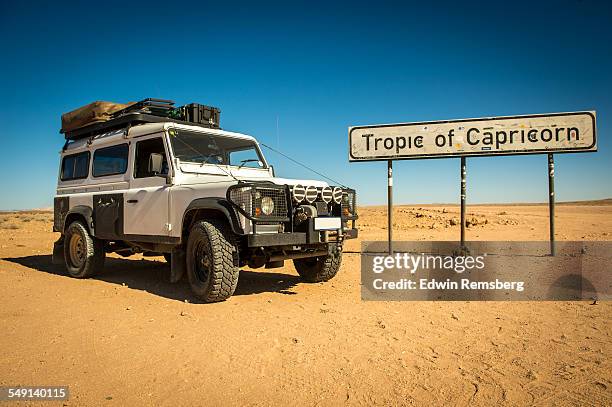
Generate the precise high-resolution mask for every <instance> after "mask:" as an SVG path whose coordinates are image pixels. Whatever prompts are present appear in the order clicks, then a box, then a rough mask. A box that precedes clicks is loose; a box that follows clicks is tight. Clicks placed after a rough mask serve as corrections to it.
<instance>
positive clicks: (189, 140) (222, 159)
mask: <svg viewBox="0 0 612 407" xmlns="http://www.w3.org/2000/svg"><path fill="white" fill-rule="evenodd" d="M168 134H170V141H171V143H172V149H173V150H174V156H175V157H177V158H178V159H180V160H181V161H183V162H192V163H198V164H217V165H232V166H236V167H247V168H265V164H264V160H263V158H262V157H261V154H260V152H259V149H258V148H257V145H256V144H255V142H254V141H251V140H245V139H241V138H235V137H228V136H217V135H213V134H205V133H197V132H192V131H186V130H178V129H170V130H169V131H168Z"/></svg>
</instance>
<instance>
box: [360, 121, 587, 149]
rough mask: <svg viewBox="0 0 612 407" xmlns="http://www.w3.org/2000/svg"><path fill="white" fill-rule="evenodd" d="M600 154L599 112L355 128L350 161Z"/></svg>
mask: <svg viewBox="0 0 612 407" xmlns="http://www.w3.org/2000/svg"><path fill="white" fill-rule="evenodd" d="M581 151H597V139H596V127H595V112H594V111H593V112H573V113H551V114H541V115H526V116H505V117H486V118H480V119H461V120H448V121H436V122H420V123H402V124H383V125H375V126H355V127H350V128H349V161H376V160H402V159H415V158H437V157H440V158H441V157H459V156H476V155H510V154H538V153H539V154H541V153H557V152H581Z"/></svg>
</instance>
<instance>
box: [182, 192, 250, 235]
mask: <svg viewBox="0 0 612 407" xmlns="http://www.w3.org/2000/svg"><path fill="white" fill-rule="evenodd" d="M197 209H206V210H211V211H215V212H218V213H221V214H222V215H223V217H225V219H226V220H227V223H228V224H229V225H230V227H231V228H232V232H234V233H235V234H237V235H243V234H244V230H242V226H241V225H240V222H239V221H238V217H237V215H236V211H234V208H232V205H231V204H230V203H229V202H228V201H227V200H226V199H224V198H214V197H209V198H198V199H194V200H193V201H191V203H190V204H189V205H188V206H187V208H186V209H185V212H184V213H183V221H182V222H181V227H182V228H184V227H185V217H186V216H187V214H188V213H189V212H190V211H193V210H197Z"/></svg>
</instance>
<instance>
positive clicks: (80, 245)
mask: <svg viewBox="0 0 612 407" xmlns="http://www.w3.org/2000/svg"><path fill="white" fill-rule="evenodd" d="M71 252H72V253H71ZM77 253H78V254H77ZM104 258H105V253H104V241H103V240H100V239H96V238H95V237H93V236H91V235H90V234H89V231H88V230H87V228H86V227H85V225H84V224H83V223H82V222H80V221H75V222H72V223H71V224H70V225H69V226H68V228H67V229H66V231H65V232H64V262H65V264H66V270H68V273H69V274H70V275H71V276H72V277H75V278H89V277H91V276H93V275H95V274H96V273H98V272H100V271H102V269H103V268H104Z"/></svg>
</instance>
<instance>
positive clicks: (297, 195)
mask: <svg viewBox="0 0 612 407" xmlns="http://www.w3.org/2000/svg"><path fill="white" fill-rule="evenodd" d="M291 196H293V199H294V200H295V202H302V201H303V200H304V198H306V189H305V188H304V186H303V185H301V184H295V185H294V186H293V188H291Z"/></svg>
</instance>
